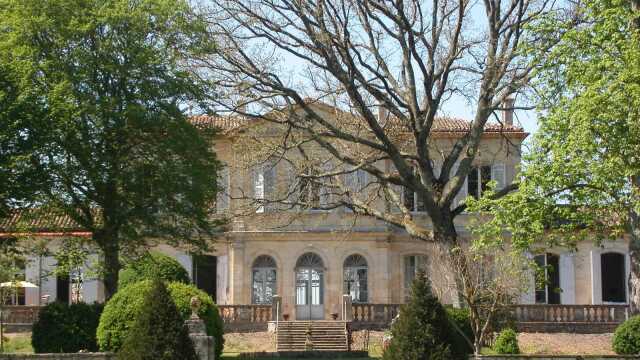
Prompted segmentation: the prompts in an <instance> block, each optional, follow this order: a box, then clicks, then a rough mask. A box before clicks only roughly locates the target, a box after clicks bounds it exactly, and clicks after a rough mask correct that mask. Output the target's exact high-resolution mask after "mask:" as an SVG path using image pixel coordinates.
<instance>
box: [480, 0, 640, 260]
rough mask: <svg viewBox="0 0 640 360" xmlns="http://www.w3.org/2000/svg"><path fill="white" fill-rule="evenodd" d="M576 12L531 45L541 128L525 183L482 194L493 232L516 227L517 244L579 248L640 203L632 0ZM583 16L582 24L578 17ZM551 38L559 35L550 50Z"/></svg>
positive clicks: (548, 26) (616, 229)
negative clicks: (496, 194)
mask: <svg viewBox="0 0 640 360" xmlns="http://www.w3.org/2000/svg"><path fill="white" fill-rule="evenodd" d="M576 11H577V12H576V15H577V18H573V17H571V18H566V19H557V18H552V17H548V18H546V19H544V21H542V22H541V23H540V24H539V26H538V27H537V28H536V29H535V31H536V32H537V38H538V39H539V41H536V42H531V43H530V44H529V49H528V51H529V52H530V54H531V56H534V57H536V58H537V60H538V62H539V64H540V67H539V71H538V73H537V77H536V80H535V81H536V83H535V87H536V89H537V93H538V94H539V95H540V97H539V98H538V99H537V102H538V104H539V107H540V110H541V111H540V114H539V117H538V122H539V129H538V131H537V132H536V134H535V136H534V138H533V141H532V143H531V150H530V151H529V152H528V154H527V155H526V156H525V157H524V160H525V161H524V166H523V169H522V172H523V176H522V181H521V182H520V184H519V191H518V192H516V193H512V194H510V195H508V196H506V197H504V198H502V199H498V200H492V199H482V200H481V201H478V202H475V203H473V206H472V207H473V209H472V210H471V211H474V210H475V211H490V212H491V215H492V217H491V221H488V222H486V223H485V224H484V225H485V226H484V227H482V228H480V229H478V231H477V235H480V236H482V237H483V238H485V239H486V240H487V241H490V240H491V239H493V238H495V236H496V234H499V233H502V232H504V231H508V232H509V233H511V234H512V235H513V242H514V244H515V245H516V246H517V247H520V248H527V247H529V246H530V245H531V244H533V243H534V242H536V241H544V242H546V243H547V244H549V245H550V246H557V245H560V246H567V247H574V246H575V244H576V243H577V242H578V241H581V240H583V239H585V238H591V239H593V238H594V237H595V240H599V241H602V240H604V239H607V238H618V237H620V235H621V234H622V233H623V232H624V231H626V227H627V225H628V218H627V215H628V214H629V213H630V212H633V211H635V212H638V210H640V197H639V196H638V194H637V191H638V189H634V186H631V184H630V179H633V178H634V177H637V176H639V175H640V162H639V161H637V159H636V156H635V154H638V153H639V152H640V75H638V74H640V41H639V40H640V39H639V37H640V33H639V32H638V29H634V28H633V27H632V26H631V25H632V24H633V19H634V17H637V16H638V14H637V11H634V10H633V9H632V8H631V2H630V1H625V0H613V1H610V0H587V1H585V2H584V3H582V4H581V6H580V7H578V8H577V9H576ZM576 20H579V21H580V22H581V23H580V26H576ZM548 43H554V44H556V46H554V47H553V50H552V51H551V52H549V51H548V46H546V45H548Z"/></svg>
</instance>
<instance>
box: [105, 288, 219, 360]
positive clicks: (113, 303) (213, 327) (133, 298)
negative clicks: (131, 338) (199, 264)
mask: <svg viewBox="0 0 640 360" xmlns="http://www.w3.org/2000/svg"><path fill="white" fill-rule="evenodd" d="M151 285H152V281H151V280H145V281H140V282H137V283H134V284H131V285H129V286H127V287H125V288H123V289H120V290H119V291H118V292H117V293H116V294H115V295H114V296H113V297H112V298H111V300H109V302H108V303H107V305H106V306H105V308H104V312H103V313H102V316H101V317H100V325H99V326H98V332H97V338H98V345H99V347H100V350H102V351H112V352H118V351H119V350H120V347H121V346H122V343H123V342H124V340H125V339H126V337H127V335H128V331H129V329H130V328H131V326H133V322H134V319H135V318H136V317H137V316H138V314H140V312H141V311H142V308H143V305H144V304H143V303H144V298H145V295H146V294H148V293H149V291H151V287H152V286H151ZM167 288H168V290H169V293H170V294H171V299H172V300H173V302H174V303H175V304H176V307H177V308H178V311H179V312H180V315H181V316H182V319H183V320H186V319H188V318H189V317H190V316H191V297H193V296H197V297H198V298H199V299H200V301H201V303H202V306H201V307H200V310H199V311H198V315H200V318H202V320H204V322H205V324H206V326H207V334H208V335H210V336H213V337H214V340H215V344H216V358H219V357H220V354H222V349H223V347H224V338H223V323H222V318H220V314H219V313H218V307H217V306H216V305H215V304H214V303H213V300H211V297H209V295H207V294H206V293H205V292H204V291H202V290H199V289H198V288H196V287H195V286H193V285H189V284H183V283H177V282H173V283H169V284H168V285H167Z"/></svg>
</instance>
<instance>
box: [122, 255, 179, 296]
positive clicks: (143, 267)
mask: <svg viewBox="0 0 640 360" xmlns="http://www.w3.org/2000/svg"><path fill="white" fill-rule="evenodd" d="M156 278H157V279H161V280H164V281H167V282H173V281H176V282H181V283H185V284H188V283H189V282H190V280H189V273H187V270H185V268H184V267H182V265H180V263H179V262H178V261H176V260H175V259H174V258H172V257H171V256H168V255H165V254H161V253H158V252H150V253H145V254H144V255H143V256H142V257H141V258H139V259H138V260H136V261H134V262H132V263H130V264H128V265H126V266H125V267H124V268H123V269H122V270H120V276H119V279H118V287H119V288H123V287H125V286H127V285H129V284H131V283H135V282H138V281H141V280H151V279H156Z"/></svg>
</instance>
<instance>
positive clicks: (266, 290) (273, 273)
mask: <svg viewBox="0 0 640 360" xmlns="http://www.w3.org/2000/svg"><path fill="white" fill-rule="evenodd" d="M252 270H253V271H252V274H253V282H252V284H253V293H252V297H251V302H252V303H253V304H259V305H267V304H271V302H272V299H273V295H275V293H276V280H277V270H276V261H275V260H273V258H272V257H271V256H268V255H260V256H258V257H257V258H256V259H255V260H254V261H253V267H252Z"/></svg>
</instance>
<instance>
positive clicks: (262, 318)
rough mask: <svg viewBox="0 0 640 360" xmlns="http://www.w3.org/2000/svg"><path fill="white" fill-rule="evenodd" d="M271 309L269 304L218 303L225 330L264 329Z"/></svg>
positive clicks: (270, 317) (269, 319)
mask: <svg viewBox="0 0 640 360" xmlns="http://www.w3.org/2000/svg"><path fill="white" fill-rule="evenodd" d="M271 309H272V306H271V305H218V310H219V311H220V317H222V321H223V322H224V327H225V330H227V331H247V330H255V331H257V330H266V329H267V324H268V322H269V321H271V319H272V315H271Z"/></svg>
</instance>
